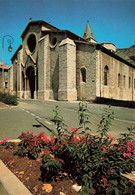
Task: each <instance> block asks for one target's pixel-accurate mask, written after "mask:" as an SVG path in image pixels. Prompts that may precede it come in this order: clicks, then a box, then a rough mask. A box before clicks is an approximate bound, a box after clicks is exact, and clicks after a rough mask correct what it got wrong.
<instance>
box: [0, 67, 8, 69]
mask: <svg viewBox="0 0 135 195" xmlns="http://www.w3.org/2000/svg"><path fill="white" fill-rule="evenodd" d="M0 68H3V66H0ZM4 69H6V70H8V67H4Z"/></svg>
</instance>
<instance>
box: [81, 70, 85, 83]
mask: <svg viewBox="0 0 135 195" xmlns="http://www.w3.org/2000/svg"><path fill="white" fill-rule="evenodd" d="M80 81H81V82H86V69H85V68H81V71H80Z"/></svg>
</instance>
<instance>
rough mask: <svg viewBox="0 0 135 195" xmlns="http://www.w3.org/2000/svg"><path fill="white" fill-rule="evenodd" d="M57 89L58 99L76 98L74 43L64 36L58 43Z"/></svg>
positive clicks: (69, 99) (70, 99)
mask: <svg viewBox="0 0 135 195" xmlns="http://www.w3.org/2000/svg"><path fill="white" fill-rule="evenodd" d="M59 48H60V50H59V90H58V100H68V101H72V100H77V90H76V45H75V43H74V42H73V40H71V39H69V38H66V39H64V40H62V42H61V43H60V45H59Z"/></svg>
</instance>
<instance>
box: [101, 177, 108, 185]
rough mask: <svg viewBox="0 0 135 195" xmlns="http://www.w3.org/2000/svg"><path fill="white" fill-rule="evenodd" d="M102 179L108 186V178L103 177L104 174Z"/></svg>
mask: <svg viewBox="0 0 135 195" xmlns="http://www.w3.org/2000/svg"><path fill="white" fill-rule="evenodd" d="M102 181H103V182H104V186H108V184H107V179H106V178H105V177H103V176H102Z"/></svg>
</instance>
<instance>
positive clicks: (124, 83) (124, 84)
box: [123, 75, 126, 88]
mask: <svg viewBox="0 0 135 195" xmlns="http://www.w3.org/2000/svg"><path fill="white" fill-rule="evenodd" d="M123 86H124V88H125V87H126V76H125V75H124V82H123Z"/></svg>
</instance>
